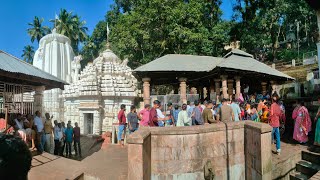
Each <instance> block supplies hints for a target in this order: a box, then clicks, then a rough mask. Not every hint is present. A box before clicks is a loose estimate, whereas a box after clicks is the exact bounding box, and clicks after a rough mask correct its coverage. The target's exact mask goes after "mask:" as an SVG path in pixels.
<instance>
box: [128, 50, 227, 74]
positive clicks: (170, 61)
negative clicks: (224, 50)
mask: <svg viewBox="0 0 320 180" xmlns="http://www.w3.org/2000/svg"><path fill="white" fill-rule="evenodd" d="M222 60H223V59H222V58H217V57H211V56H194V55H183V54H168V55H165V56H162V57H160V58H158V59H155V60H153V61H151V62H150V63H148V64H145V65H142V66H140V67H138V68H137V69H135V70H134V71H136V72H137V71H178V72H179V71H191V72H208V71H211V70H212V69H214V68H215V67H216V66H217V65H218V64H219V63H220V62H221V61H222Z"/></svg>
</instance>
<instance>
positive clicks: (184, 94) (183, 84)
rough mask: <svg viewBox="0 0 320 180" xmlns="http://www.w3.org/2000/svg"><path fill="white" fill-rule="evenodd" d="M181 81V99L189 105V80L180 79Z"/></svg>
mask: <svg viewBox="0 0 320 180" xmlns="http://www.w3.org/2000/svg"><path fill="white" fill-rule="evenodd" d="M179 81H180V99H181V102H182V103H187V83H186V82H187V78H179Z"/></svg>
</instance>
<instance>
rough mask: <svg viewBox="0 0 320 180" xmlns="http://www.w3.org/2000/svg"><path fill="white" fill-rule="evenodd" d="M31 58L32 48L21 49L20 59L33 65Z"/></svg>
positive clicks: (32, 54)
mask: <svg viewBox="0 0 320 180" xmlns="http://www.w3.org/2000/svg"><path fill="white" fill-rule="evenodd" d="M33 56H34V48H33V46H30V45H28V46H25V47H24V48H23V54H22V55H21V57H23V60H24V61H26V62H28V63H30V64H32V63H33Z"/></svg>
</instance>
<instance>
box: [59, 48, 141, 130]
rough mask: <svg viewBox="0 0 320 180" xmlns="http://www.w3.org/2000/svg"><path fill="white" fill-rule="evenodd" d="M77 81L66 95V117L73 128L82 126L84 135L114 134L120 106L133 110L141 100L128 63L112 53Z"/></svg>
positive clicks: (108, 50)
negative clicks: (136, 101) (109, 132)
mask: <svg viewBox="0 0 320 180" xmlns="http://www.w3.org/2000/svg"><path fill="white" fill-rule="evenodd" d="M75 77H77V78H75V81H74V82H73V83H72V84H71V85H67V86H65V90H64V92H63V98H64V99H65V101H64V107H65V114H64V115H65V119H66V120H70V121H71V122H72V124H73V123H74V122H79V125H80V128H81V130H82V133H83V134H97V135H98V134H101V132H105V131H111V130H112V123H113V122H117V113H118V111H119V110H120V109H119V107H120V105H121V104H125V105H127V106H128V107H129V106H130V105H132V104H134V99H135V98H136V97H137V96H138V91H137V87H136V84H137V79H136V78H135V77H134V76H133V75H132V70H131V69H130V68H129V67H128V66H127V60H124V61H121V60H120V59H119V58H118V57H117V56H116V55H115V54H114V53H113V52H112V51H111V50H110V49H106V50H105V51H103V52H102V53H101V54H100V56H99V57H97V58H96V59H95V60H93V62H92V63H88V65H87V66H86V67H85V68H84V69H83V71H82V72H81V73H80V74H75ZM128 109H129V108H128Z"/></svg>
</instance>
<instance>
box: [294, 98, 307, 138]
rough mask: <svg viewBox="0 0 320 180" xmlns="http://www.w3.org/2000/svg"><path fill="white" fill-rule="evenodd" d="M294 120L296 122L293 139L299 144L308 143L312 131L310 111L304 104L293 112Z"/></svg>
mask: <svg viewBox="0 0 320 180" xmlns="http://www.w3.org/2000/svg"><path fill="white" fill-rule="evenodd" d="M292 119H294V120H295V124H294V131H293V139H294V140H296V141H298V142H299V143H306V142H308V133H309V132H310V131H311V123H312V122H311V119H310V115H309V112H308V109H307V108H306V107H304V103H303V102H299V103H298V105H297V107H296V108H295V109H294V110H293V113H292Z"/></svg>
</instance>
